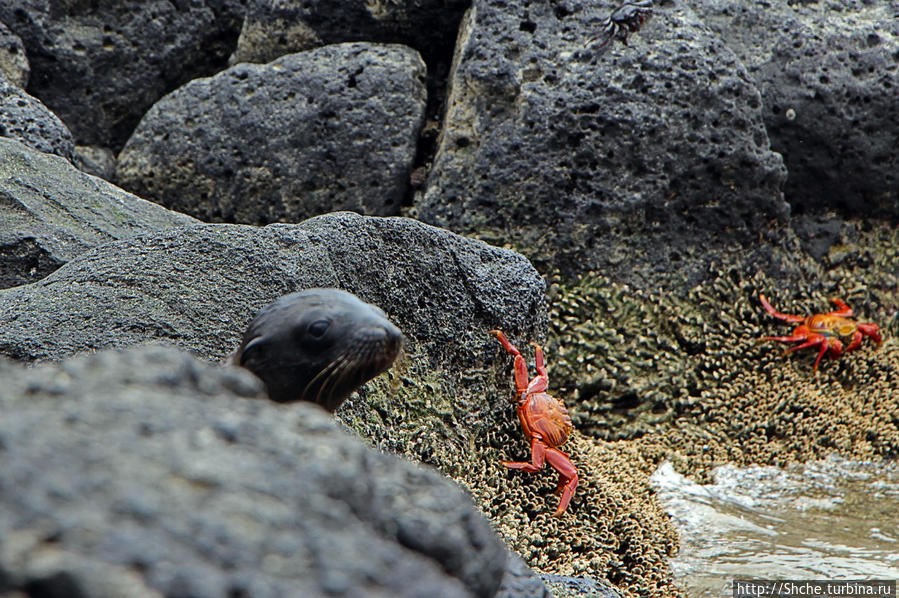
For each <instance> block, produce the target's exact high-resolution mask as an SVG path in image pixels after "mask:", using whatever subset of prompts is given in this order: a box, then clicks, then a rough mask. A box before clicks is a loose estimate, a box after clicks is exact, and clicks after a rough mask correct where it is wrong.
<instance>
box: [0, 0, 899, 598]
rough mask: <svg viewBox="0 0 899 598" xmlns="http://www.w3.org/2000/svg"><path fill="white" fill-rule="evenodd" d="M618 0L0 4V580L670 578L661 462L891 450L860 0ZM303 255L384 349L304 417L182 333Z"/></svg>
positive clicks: (883, 66) (259, 295) (519, 590)
mask: <svg viewBox="0 0 899 598" xmlns="http://www.w3.org/2000/svg"><path fill="white" fill-rule="evenodd" d="M617 6H618V5H617V4H614V3H611V2H605V1H601V2H591V1H588V0H558V1H556V0H554V1H553V2H550V3H546V4H539V3H536V4H535V3H527V2H523V1H520V0H513V1H511V2H509V1H508V0H473V2H472V3H470V4H468V3H460V2H450V3H447V2H429V1H428V0H416V1H415V2H392V3H386V4H378V3H371V2H358V1H357V0H341V2H339V3H336V4H335V3H333V2H331V3H328V2H319V1H318V0H313V1H304V2H293V1H284V2H277V3H274V2H269V1H266V0H246V1H240V0H215V1H210V0H192V1H191V2H187V3H170V2H164V1H153V2H136V1H133V0H119V1H117V2H107V3H99V4H97V3H67V4H60V5H58V6H57V4H56V3H50V4H49V5H48V4H46V3H44V4H42V3H38V2H32V1H31V0H12V2H7V3H4V4H3V5H2V6H0V330H2V332H0V356H2V357H3V358H4V360H0V378H2V380H3V384H2V385H0V410H2V411H3V413H4V417H3V418H2V419H0V461H2V467H0V490H2V492H0V496H2V498H0V501H2V508H0V596H9V597H10V598H21V597H23V596H35V597H36V596H44V595H59V593H60V592H62V593H63V594H66V595H72V596H75V595H78V596H85V597H91V598H93V597H113V596H129V597H130V596H148V597H149V596H203V597H206V596H208V597H218V596H246V597H250V596H252V597H257V596H285V595H289V596H300V595H302V596H319V595H321V596H324V595H329V596H334V595H344V596H380V595H384V596H388V595H389V596H397V595H398V596H437V595H439V596H483V597H492V596H502V597H515V596H522V597H525V596H549V595H555V596H569V595H571V596H595V595H600V596H619V595H620V596H676V595H678V594H679V590H678V589H677V587H676V585H675V583H674V581H673V579H672V576H671V572H670V570H669V567H668V564H667V559H668V558H669V557H670V556H672V555H673V554H675V552H676V550H677V537H676V533H675V531H674V529H673V527H672V525H671V522H670V521H669V519H668V517H667V515H666V514H665V513H664V512H663V511H662V510H661V508H660V507H659V505H658V504H657V502H656V500H655V498H654V496H653V494H654V492H653V490H652V488H651V486H650V484H649V476H650V475H651V474H652V473H653V471H655V470H656V468H657V467H658V466H659V465H660V464H661V463H662V462H663V461H669V462H671V463H672V464H673V465H674V467H675V468H676V469H677V470H678V471H680V472H681V473H685V474H688V475H690V476H692V477H694V478H695V479H697V480H703V479H705V476H707V475H708V473H709V472H710V471H711V469H712V468H713V467H714V466H716V465H720V464H724V463H734V464H740V465H746V464H767V465H785V464H788V463H794V462H805V461H809V460H813V459H818V458H823V457H826V456H827V455H829V454H834V453H835V454H838V455H841V456H844V457H849V458H856V459H895V457H896V454H897V452H899V415H897V414H899V392H897V391H896V389H897V388H899V380H897V376H899V345H897V344H896V342H895V340H894V339H895V338H896V336H897V334H899V316H897V313H899V305H897V300H896V297H897V294H899V229H897V227H896V223H897V222H899V178H897V173H899V152H897V151H896V147H899V125H897V123H899V102H897V100H896V90H897V89H899V5H897V4H896V2H883V3H867V2H861V1H859V0H821V1H819V2H798V3H790V2H787V1H786V0H778V1H777V2H770V3H765V4H748V3H743V2H737V1H732V0H690V1H680V0H676V1H675V0H667V1H664V2H657V3H655V5H654V6H653V15H652V17H651V18H650V19H648V20H647V21H646V22H645V23H642V24H641V23H637V25H638V26H637V27H636V28H637V29H638V30H637V31H634V32H632V33H631V34H630V36H629V38H628V44H627V45H624V44H621V43H619V41H614V43H611V44H607V45H601V42H602V41H603V40H602V35H603V34H602V32H603V31H604V26H605V24H606V18H607V17H608V16H609V14H610V13H611V12H612V11H613V10H614V9H615V8H616V7H617ZM344 210H350V211H344ZM354 212H355V213H354ZM463 235H464V236H463ZM321 286H325V287H327V286H331V287H339V288H343V289H346V290H348V291H351V292H353V293H355V294H357V295H358V296H359V297H361V298H362V299H363V300H365V301H367V302H370V303H374V304H376V305H379V306H380V307H381V308H382V309H383V310H384V311H385V312H386V313H387V314H388V315H389V316H390V318H391V320H393V321H394V322H396V323H397V325H398V326H399V327H400V328H401V330H402V331H403V333H404V334H405V335H406V337H407V339H408V341H409V344H408V346H407V349H406V355H405V358H404V359H403V360H401V361H400V362H399V363H398V364H396V365H395V366H394V368H393V369H392V370H390V371H389V372H388V373H386V374H384V375H382V376H380V377H378V378H376V379H375V380H373V381H372V382H370V383H369V384H367V385H366V386H365V387H363V388H362V389H360V390H359V392H357V393H356V394H354V395H353V397H351V399H350V400H348V401H347V403H346V404H345V405H344V406H343V407H342V408H341V409H340V410H338V412H337V414H336V418H331V417H329V416H327V415H326V414H325V413H324V412H322V411H320V410H318V409H316V408H315V407H313V406H309V405H303V404H294V405H276V404H273V403H271V402H270V401H267V400H266V399H265V397H264V393H263V392H262V390H261V387H260V385H259V383H258V381H257V380H255V379H254V378H253V377H252V376H251V375H249V374H248V373H246V372H243V371H241V370H234V369H228V368H222V367H220V366H218V365H217V363H218V362H219V361H220V360H221V359H222V358H223V357H224V356H225V355H227V354H228V353H229V352H230V351H232V350H233V349H234V348H235V346H236V345H237V343H238V342H239V338H240V335H241V333H242V332H243V329H244V327H245V326H246V324H247V322H248V321H249V319H250V318H251V317H252V315H253V314H254V313H255V312H256V311H257V310H258V309H259V308H261V307H262V306H263V305H266V304H267V303H269V302H271V301H272V300H273V299H275V298H277V297H278V296H280V295H283V294H286V293H290V292H293V291H296V290H299V289H303V288H309V287H321ZM760 293H764V294H766V295H767V296H769V297H771V298H772V300H775V301H776V304H777V305H778V307H779V308H781V309H782V310H784V311H786V312H789V313H811V312H814V311H827V310H828V309H829V308H828V302H827V300H828V298H830V297H833V296H839V297H840V298H842V299H844V300H845V301H847V302H848V303H849V304H850V305H851V306H852V307H853V308H855V310H856V312H857V315H858V317H859V318H860V319H861V320H865V321H874V322H877V323H878V324H879V325H880V326H881V329H882V330H883V333H884V337H885V342H884V343H883V345H882V346H881V347H879V348H876V349H875V347H874V345H873V344H871V343H870V342H866V343H865V344H864V345H863V346H862V347H861V348H860V349H859V350H858V351H856V352H853V353H851V354H848V355H844V356H843V357H842V358H841V359H839V360H825V362H824V363H823V364H822V367H821V371H820V372H819V373H818V374H813V373H812V371H811V361H812V360H813V358H812V357H811V356H809V355H807V354H805V353H802V352H801V353H799V354H797V355H795V356H793V357H791V358H790V359H788V360H784V359H782V358H781V357H780V355H779V354H780V350H779V349H778V348H777V347H774V346H771V345H765V344H758V343H757V339H758V338H759V337H760V336H763V335H765V334H775V333H785V332H786V329H785V327H784V326H783V323H779V322H777V321H776V320H773V319H772V318H770V317H769V316H768V315H767V314H766V313H765V312H764V311H763V310H762V309H761V306H760V305H759V303H758V295H759V294H760ZM495 328H500V329H503V330H505V331H506V332H508V333H509V334H510V336H511V337H513V338H514V340H515V342H516V343H517V344H519V346H521V347H524V346H526V345H527V343H528V342H535V341H539V342H541V343H542V344H543V345H544V346H545V348H546V352H547V360H548V367H549V377H550V392H552V393H553V394H554V395H555V396H558V397H559V398H560V399H562V400H564V402H565V403H566V405H567V406H568V408H569V411H570V412H571V415H572V418H573V420H574V424H575V428H576V432H575V434H574V436H573V437H572V438H571V439H570V440H569V442H568V444H566V445H565V449H566V451H568V452H569V453H570V454H571V456H572V460H573V461H574V462H575V464H576V466H577V467H578V469H579V472H580V475H581V480H582V481H581V485H580V487H579V488H578V490H577V493H576V494H575V498H574V500H573V501H572V503H571V506H570V508H569V511H568V513H567V514H566V515H565V516H564V517H562V518H558V519H557V518H554V517H552V511H553V509H554V507H555V503H556V502H557V500H556V499H555V497H554V496H553V494H552V491H553V489H554V485H555V482H554V476H553V475H552V473H551V472H550V471H546V472H543V473H541V474H539V475H522V474H520V473H518V472H510V471H508V470H506V469H504V468H503V467H502V466H500V464H499V462H500V461H502V460H509V459H523V458H525V455H526V454H527V451H528V447H527V446H526V444H525V441H524V440H523V437H522V434H521V430H520V425H519V423H518V421H517V418H516V416H515V413H514V408H513V405H512V402H511V396H510V395H511V392H512V389H511V386H510V367H509V359H508V358H507V356H506V355H505V353H503V352H502V351H500V350H498V348H497V346H496V343H495V341H494V339H493V338H492V337H491V336H490V335H489V334H488V331H489V330H491V329H495ZM160 343H161V344H162V345H160ZM522 559H523V560H522ZM48 593H49V594H48Z"/></svg>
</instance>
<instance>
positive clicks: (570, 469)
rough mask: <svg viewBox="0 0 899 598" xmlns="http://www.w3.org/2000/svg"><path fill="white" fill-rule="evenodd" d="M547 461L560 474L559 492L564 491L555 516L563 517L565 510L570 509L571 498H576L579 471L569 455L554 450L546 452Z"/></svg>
mask: <svg viewBox="0 0 899 598" xmlns="http://www.w3.org/2000/svg"><path fill="white" fill-rule="evenodd" d="M546 460H547V461H548V462H549V464H550V465H551V466H552V468H553V469H555V470H556V471H558V472H559V486H558V489H557V492H558V491H559V490H561V491H562V498H561V499H559V508H557V509H556V512H555V516H556V517H561V516H562V513H564V512H565V509H567V508H568V503H569V502H571V497H572V496H574V491H575V489H576V488H577V482H578V476H577V469H575V467H574V463H572V462H571V459H569V458H568V455H566V454H565V453H563V452H562V451H560V450H557V449H554V448H550V449H547V450H546Z"/></svg>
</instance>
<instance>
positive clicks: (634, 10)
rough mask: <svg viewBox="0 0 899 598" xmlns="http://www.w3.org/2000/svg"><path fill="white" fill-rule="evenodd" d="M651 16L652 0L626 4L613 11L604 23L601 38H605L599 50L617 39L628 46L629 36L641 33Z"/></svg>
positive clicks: (638, 0)
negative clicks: (641, 28)
mask: <svg viewBox="0 0 899 598" xmlns="http://www.w3.org/2000/svg"><path fill="white" fill-rule="evenodd" d="M651 15H652V0H634V1H633V2H625V3H624V4H622V5H621V6H619V7H618V8H616V9H615V10H613V11H612V14H610V15H609V17H608V18H607V19H606V20H605V22H603V29H602V34H601V35H600V36H599V37H600V38H604V40H603V42H602V43H601V44H600V45H599V48H603V47H605V46H606V45H607V44H608V43H609V42H610V41H612V40H613V39H616V38H617V39H619V40H621V43H623V44H624V45H627V36H628V35H630V34H631V33H634V32H636V31H639V29H640V27H641V26H642V25H643V23H644V22H646V19H648V18H649V17H650V16H651ZM596 39H599V38H596ZM592 41H596V40H595V39H594V40H592ZM599 48H597V49H599Z"/></svg>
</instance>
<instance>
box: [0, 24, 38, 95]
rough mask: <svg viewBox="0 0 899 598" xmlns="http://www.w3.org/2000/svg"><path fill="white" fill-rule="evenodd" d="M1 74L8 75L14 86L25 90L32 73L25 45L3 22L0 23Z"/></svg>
mask: <svg viewBox="0 0 899 598" xmlns="http://www.w3.org/2000/svg"><path fill="white" fill-rule="evenodd" d="M0 73H2V74H4V75H6V78H7V79H9V80H10V81H11V82H12V84H13V85H17V86H18V87H21V88H23V89H24V87H25V85H27V84H28V75H29V74H30V73H31V67H29V66H28V56H26V54H25V45H24V44H23V43H22V40H21V39H19V36H18V35H16V34H15V33H13V32H12V31H10V30H9V27H7V26H6V25H5V24H4V23H3V22H0Z"/></svg>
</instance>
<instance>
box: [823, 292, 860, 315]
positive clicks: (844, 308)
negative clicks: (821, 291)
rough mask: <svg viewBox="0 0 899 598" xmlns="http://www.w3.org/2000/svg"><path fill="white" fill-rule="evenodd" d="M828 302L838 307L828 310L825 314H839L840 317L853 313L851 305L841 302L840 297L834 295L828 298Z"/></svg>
mask: <svg viewBox="0 0 899 598" xmlns="http://www.w3.org/2000/svg"><path fill="white" fill-rule="evenodd" d="M830 302H831V303H833V304H834V305H836V306H837V307H839V308H840V309H838V310H836V311H832V312H830V313H829V314H827V315H829V316H839V317H841V318H851V317H852V315H853V314H854V313H855V312H854V311H852V308H851V307H849V306H848V305H846V304H845V303H844V302H843V300H842V299H837V298H836V297H834V298H833V299H831V300H830Z"/></svg>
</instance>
